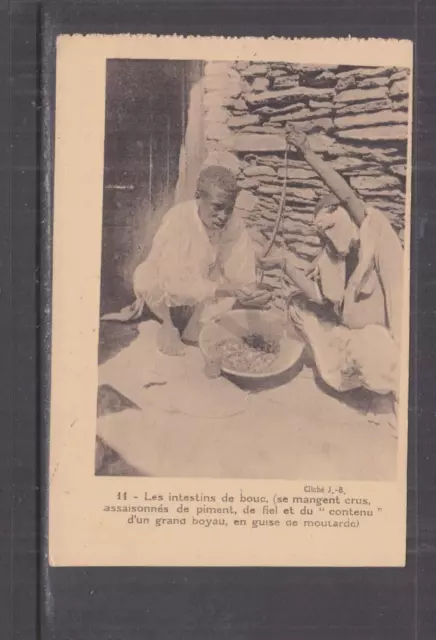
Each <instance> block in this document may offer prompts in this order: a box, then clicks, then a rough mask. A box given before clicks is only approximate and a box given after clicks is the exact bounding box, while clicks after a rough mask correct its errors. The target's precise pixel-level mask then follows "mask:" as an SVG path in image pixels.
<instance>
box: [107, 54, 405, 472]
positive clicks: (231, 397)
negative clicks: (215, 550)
mask: <svg viewBox="0 0 436 640" xmlns="http://www.w3.org/2000/svg"><path fill="white" fill-rule="evenodd" d="M321 61H322V58H320V64H313V63H311V64H303V63H302V62H298V63H297V62H296V63H292V62H289V61H285V62H279V61H262V60H259V59H256V60H241V59H238V60H226V61H220V60H179V59H177V60H175V59H145V58H142V59H133V58H131V59H130V58H108V59H107V60H106V66H105V74H106V76H105V83H106V84H105V122H104V171H103V172H102V180H103V211H102V241H101V269H100V310H99V314H100V323H99V347H98V398H97V406H96V417H97V434H96V440H95V474H96V475H97V476H144V477H157V478H165V477H166V478H227V479H237V478H240V479H244V478H245V479H280V480H302V479H303V480H304V479H309V478H310V479H311V480H312V481H317V480H322V481H329V480H337V481H394V480H396V478H397V473H398V464H397V463H398V460H397V458H398V434H399V429H400V424H399V420H398V417H399V401H400V383H401V380H400V377H401V376H400V373H401V370H402V368H401V354H402V353H403V351H404V350H406V351H407V350H408V348H409V345H408V336H407V335H405V332H404V330H403V329H404V327H403V323H402V318H404V304H405V301H406V298H407V299H408V295H409V292H408V280H407V277H408V274H407V268H408V267H407V264H408V263H407V260H406V257H407V255H408V247H407V246H405V242H406V241H407V233H406V230H407V227H408V224H409V221H408V216H409V212H408V208H407V189H408V182H407V175H408V154H409V151H410V150H409V148H408V141H409V127H410V120H409V119H410V104H411V100H410V99H411V96H410V86H411V78H410V69H409V68H405V67H401V66H357V65H350V64H347V63H346V62H347V61H346V59H345V60H344V64H325V63H323V64H321ZM406 276H407V277H406ZM406 304H407V301H406ZM405 375H407V372H405ZM401 428H407V425H403V427H401Z"/></svg>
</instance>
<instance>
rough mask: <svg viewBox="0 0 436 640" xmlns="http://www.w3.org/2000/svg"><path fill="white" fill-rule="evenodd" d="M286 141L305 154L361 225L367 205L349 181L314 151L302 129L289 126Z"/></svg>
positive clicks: (313, 167)
mask: <svg viewBox="0 0 436 640" xmlns="http://www.w3.org/2000/svg"><path fill="white" fill-rule="evenodd" d="M286 141H287V143H288V144H292V145H293V146H294V147H296V148H297V149H298V150H299V151H300V152H301V153H302V154H303V156H304V159H305V160H306V162H307V163H308V164H309V165H310V166H311V167H312V169H314V170H315V171H316V172H317V174H318V175H319V176H320V178H321V179H322V180H323V181H324V182H325V184H326V185H327V186H328V187H329V189H330V190H331V191H332V192H333V193H334V194H335V196H337V198H339V200H340V201H341V203H342V204H343V205H344V206H345V207H346V209H347V211H348V213H349V214H350V216H351V218H352V219H353V221H354V222H355V223H356V224H357V226H359V227H360V225H361V224H362V222H363V221H364V219H365V206H364V204H363V202H362V201H361V200H360V198H358V196H357V195H356V194H355V192H354V191H353V189H352V188H351V187H350V185H349V184H348V182H347V181H346V180H344V178H343V177H342V176H341V175H339V173H338V172H337V171H336V170H335V169H333V167H332V166H331V165H330V164H329V163H328V162H325V161H324V160H323V159H322V158H321V157H320V156H319V155H317V154H316V153H315V152H314V151H312V149H311V148H310V144H309V140H308V138H307V136H306V134H305V133H303V132H302V131H299V130H298V129H297V128H295V127H294V126H289V127H288V128H287V132H286Z"/></svg>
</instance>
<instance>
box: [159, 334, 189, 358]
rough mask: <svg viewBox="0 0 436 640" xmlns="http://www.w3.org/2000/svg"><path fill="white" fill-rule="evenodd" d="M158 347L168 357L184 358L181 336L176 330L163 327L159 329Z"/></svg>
mask: <svg viewBox="0 0 436 640" xmlns="http://www.w3.org/2000/svg"><path fill="white" fill-rule="evenodd" d="M157 347H158V349H159V351H161V352H162V353H164V354H165V355H167V356H182V355H184V353H185V347H184V346H183V343H182V341H181V340H180V334H179V332H178V331H177V329H175V328H168V327H161V328H160V329H159V332H158V334H157Z"/></svg>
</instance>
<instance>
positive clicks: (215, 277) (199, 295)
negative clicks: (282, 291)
mask: <svg viewBox="0 0 436 640" xmlns="http://www.w3.org/2000/svg"><path fill="white" fill-rule="evenodd" d="M255 280H256V254H255V250H254V245H253V243H252V241H251V238H250V237H249V235H248V232H247V230H246V229H245V226H244V224H243V222H242V220H240V219H239V218H238V217H237V216H236V215H235V214H233V215H232V216H231V218H230V220H229V222H228V223H227V225H226V227H225V228H224V229H223V231H222V232H221V234H220V237H219V239H218V241H217V243H216V244H215V245H214V244H212V242H211V241H210V239H209V237H208V234H207V232H206V229H205V227H204V225H203V223H202V222H201V220H200V218H199V215H198V209H197V203H196V201H195V200H190V201H188V202H183V203H181V204H178V205H176V206H174V207H172V208H171V209H170V210H169V211H168V212H167V213H166V215H165V216H164V219H163V221H162V224H161V226H160V227H159V229H158V231H157V233H156V235H155V237H154V240H153V244H152V248H151V250H150V253H149V255H148V257H147V259H146V260H145V261H144V262H143V263H142V264H140V265H139V266H138V267H137V269H136V271H135V273H134V276H133V287H134V292H135V295H136V297H137V299H138V300H140V301H144V302H145V303H146V304H147V305H148V306H149V308H150V309H152V310H153V309H156V308H158V307H159V305H161V304H162V303H163V302H164V303H165V304H167V305H168V306H169V307H179V306H189V307H195V306H197V305H198V304H204V305H205V309H204V314H203V316H202V321H205V320H210V319H211V318H212V317H214V316H215V315H217V314H220V313H222V312H223V311H226V310H227V309H229V308H231V307H232V306H233V304H234V300H231V299H228V298H226V299H223V300H220V301H218V302H213V298H214V295H215V291H216V288H217V286H218V285H219V284H220V283H222V282H224V281H228V282H229V283H230V284H232V285H236V286H241V287H242V286H244V285H248V284H252V283H253V282H255ZM121 316H122V313H121V314H110V316H106V317H105V319H119V320H128V319H130V318H129V317H128V316H129V314H127V315H126V314H124V315H123V316H122V317H121Z"/></svg>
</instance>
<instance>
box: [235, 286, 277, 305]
mask: <svg viewBox="0 0 436 640" xmlns="http://www.w3.org/2000/svg"><path fill="white" fill-rule="evenodd" d="M271 298H272V292H271V291H270V290H268V289H266V288H262V287H258V286H257V284H252V285H248V286H245V287H241V288H240V289H238V291H237V292H236V299H237V300H238V302H239V303H240V304H241V305H243V306H244V307H252V308H257V309H259V308H262V307H264V306H265V305H266V304H268V302H269V301H270V300H271Z"/></svg>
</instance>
